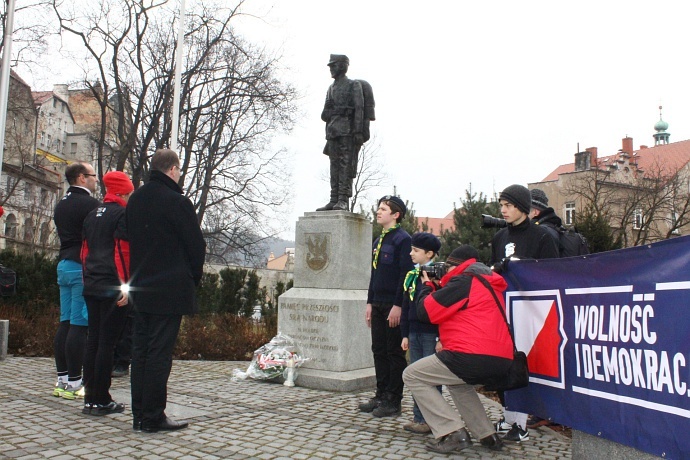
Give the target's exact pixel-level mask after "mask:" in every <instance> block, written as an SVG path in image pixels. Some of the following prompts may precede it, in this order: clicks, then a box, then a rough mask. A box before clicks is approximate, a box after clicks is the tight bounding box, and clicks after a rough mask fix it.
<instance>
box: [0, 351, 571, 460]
mask: <svg viewBox="0 0 690 460" xmlns="http://www.w3.org/2000/svg"><path fill="white" fill-rule="evenodd" d="M246 366H247V363H244V362H208V361H176V362H175V363H174V365H173V372H172V375H171V377H170V381H169V388H168V393H169V394H168V402H169V403H168V410H167V413H168V415H170V416H171V417H173V418H185V419H187V420H189V421H190V426H189V428H187V429H185V430H181V431H176V432H167V433H156V434H147V433H140V432H134V431H132V419H131V413H130V411H129V379H128V378H124V379H122V378H121V379H113V391H112V393H113V397H114V398H115V399H116V400H117V401H122V402H125V403H127V408H126V409H125V412H124V413H123V414H115V415H109V416H105V417H92V416H86V415H82V414H81V408H82V402H81V400H76V401H68V400H66V399H63V398H57V397H54V396H52V389H53V387H52V386H53V384H54V381H55V377H54V375H55V373H54V364H53V360H52V359H48V358H18V357H8V358H7V360H5V361H0V458H13V459H14V458H17V459H26V460H28V459H43V458H50V459H56V460H57V459H59V460H63V459H73V458H78V459H89V460H97V459H111V458H120V459H125V458H134V459H171V458H175V459H220V458H256V459H310V458H319V459H352V458H357V459H379V458H381V459H404V458H415V459H417V458H419V459H434V458H469V459H477V458H548V459H566V458H572V456H571V450H570V448H571V443H570V439H568V438H567V437H565V436H562V435H560V434H558V433H555V432H554V431H552V430H550V429H548V428H539V429H536V430H530V440H529V441H528V442H525V443H523V444H522V445H516V444H512V445H509V446H506V447H505V448H504V450H503V452H501V453H494V452H491V451H489V450H487V449H485V448H483V447H481V446H480V445H479V444H478V443H475V445H474V446H473V447H472V448H469V449H465V450H464V451H462V454H461V455H460V454H458V455H455V456H444V455H441V456H439V455H434V454H431V453H430V452H428V451H427V450H426V449H425V448H424V444H425V443H426V441H428V440H430V439H431V437H425V436H419V435H414V434H411V433H407V432H405V431H404V430H403V429H402V425H403V424H404V423H406V422H407V421H408V420H409V419H411V414H412V398H411V397H410V395H409V393H408V394H406V396H405V398H404V400H403V414H402V415H401V416H399V417H397V418H392V419H391V418H385V419H377V418H375V417H373V416H371V415H370V414H362V413H359V412H358V411H357V409H356V407H357V403H358V402H360V401H363V400H365V399H366V398H368V397H370V395H371V393H369V392H366V393H358V394H351V393H332V392H326V391H320V390H309V389H305V388H299V387H295V388H289V387H285V386H283V385H279V384H271V383H264V382H255V381H243V382H233V381H231V379H230V376H231V375H232V370H233V369H235V368H240V369H244V368H245V367H246ZM483 402H484V405H485V407H486V409H487V411H488V413H489V415H490V417H491V418H492V420H496V419H498V417H499V414H500V407H499V406H498V405H497V404H496V403H495V402H493V401H491V400H488V399H486V398H483Z"/></svg>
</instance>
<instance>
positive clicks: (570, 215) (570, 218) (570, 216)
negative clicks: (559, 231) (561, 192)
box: [563, 201, 575, 225]
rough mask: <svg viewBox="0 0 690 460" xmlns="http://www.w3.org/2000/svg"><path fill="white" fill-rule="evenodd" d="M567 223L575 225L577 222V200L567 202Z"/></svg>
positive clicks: (565, 214)
mask: <svg viewBox="0 0 690 460" xmlns="http://www.w3.org/2000/svg"><path fill="white" fill-rule="evenodd" d="M563 215H564V216H565V222H564V223H565V225H573V224H574V223H575V202H573V201H571V202H569V203H566V204H565V212H564V213H563Z"/></svg>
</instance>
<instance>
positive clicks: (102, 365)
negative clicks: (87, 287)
mask: <svg viewBox="0 0 690 460" xmlns="http://www.w3.org/2000/svg"><path fill="white" fill-rule="evenodd" d="M84 300H85V301H86V308H87V310H88V312H89V336H88V338H87V340H86V358H85V359H84V386H85V387H86V396H85V397H84V402H85V403H87V404H108V403H110V401H112V400H113V398H112V397H111V396H110V384H111V378H110V375H111V373H112V370H113V350H114V349H115V344H116V343H117V340H118V338H119V337H120V335H121V334H122V328H123V327H124V326H125V321H126V320H127V313H128V311H129V308H130V307H129V306H124V307H118V306H117V304H116V302H117V299H115V298H113V297H96V296H84Z"/></svg>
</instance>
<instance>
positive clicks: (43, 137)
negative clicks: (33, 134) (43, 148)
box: [41, 131, 46, 145]
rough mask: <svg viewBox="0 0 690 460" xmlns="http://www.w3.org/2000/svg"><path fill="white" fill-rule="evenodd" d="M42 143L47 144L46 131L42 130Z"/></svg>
mask: <svg viewBox="0 0 690 460" xmlns="http://www.w3.org/2000/svg"><path fill="white" fill-rule="evenodd" d="M41 145H46V132H45V131H41Z"/></svg>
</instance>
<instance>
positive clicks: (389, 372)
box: [371, 303, 407, 403]
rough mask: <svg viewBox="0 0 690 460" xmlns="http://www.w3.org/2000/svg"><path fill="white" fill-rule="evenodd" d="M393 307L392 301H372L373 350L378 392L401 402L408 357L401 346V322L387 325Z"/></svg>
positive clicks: (379, 394) (379, 395)
mask: <svg viewBox="0 0 690 460" xmlns="http://www.w3.org/2000/svg"><path fill="white" fill-rule="evenodd" d="M392 307H393V305H392V304H377V303H374V304H372V305H371V351H372V352H373V354H374V370H375V371H376V395H377V396H378V397H380V398H385V399H388V400H390V401H392V402H394V403H399V402H400V401H401V400H402V397H403V379H402V374H403V371H404V370H405V367H407V360H406V359H405V352H404V351H403V349H402V348H401V346H400V344H401V343H402V335H401V334H400V326H396V327H389V326H388V315H389V313H390V311H391V308H392Z"/></svg>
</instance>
